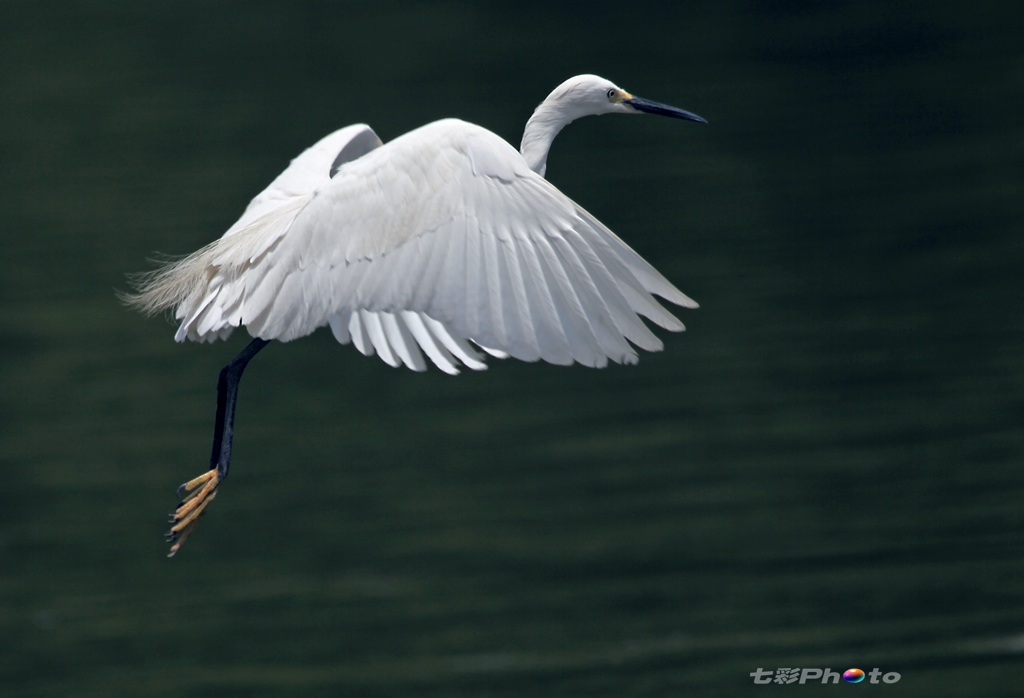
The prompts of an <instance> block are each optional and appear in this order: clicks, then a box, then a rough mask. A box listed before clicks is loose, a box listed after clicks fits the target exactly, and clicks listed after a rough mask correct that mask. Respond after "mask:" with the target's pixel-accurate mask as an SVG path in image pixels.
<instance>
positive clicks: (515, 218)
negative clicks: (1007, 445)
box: [126, 75, 704, 555]
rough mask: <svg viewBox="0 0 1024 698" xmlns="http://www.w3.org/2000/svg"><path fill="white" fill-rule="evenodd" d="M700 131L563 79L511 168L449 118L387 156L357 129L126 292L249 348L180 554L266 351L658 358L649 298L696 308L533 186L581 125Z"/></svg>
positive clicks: (210, 494) (651, 107) (457, 360)
mask: <svg viewBox="0 0 1024 698" xmlns="http://www.w3.org/2000/svg"><path fill="white" fill-rule="evenodd" d="M640 112H648V113H652V114H662V115H664V116H671V117H675V118H681V119H689V120H691V121H699V122H704V119H702V118H700V117H699V116H697V115H695V114H691V113H690V112H687V111H683V110H681V109H676V108H674V107H669V106H666V105H663V104H658V103H656V102H650V101H647V100H644V99H641V98H639V97H634V96H633V95H631V94H630V93H628V92H626V91H625V90H623V89H621V88H619V87H617V86H616V85H614V84H613V83H611V82H609V81H608V80H605V79H603V78H599V77H597V76H595V75H579V76H577V77H574V78H570V79H569V80H566V81H565V82H564V83H562V84H561V85H559V86H558V87H557V88H555V90H554V91H553V92H552V93H551V94H550V95H548V97H547V99H545V100H544V101H543V102H542V103H541V104H540V106H538V107H537V109H536V111H534V113H533V115H532V116H531V117H530V120H529V121H528V122H527V124H526V129H525V132H524V133H523V141H522V145H521V153H520V152H516V150H515V149H514V148H513V147H512V146H510V145H509V144H508V143H506V142H505V141H504V140H502V139H501V138H499V137H498V136H497V135H495V134H494V133H491V132H490V131H488V130H486V129H484V128H482V127H480V126H476V125H473V124H469V123H466V122H464V121H459V120H457V119H444V120H441V121H436V122H434V123H431V124H427V125H426V126H423V127H421V128H419V129H416V130H414V131H411V132H409V133H407V134H405V135H403V136H400V137H399V138H396V139H395V140H393V141H391V142H390V143H387V144H382V143H381V141H380V139H379V138H378V137H377V135H376V134H375V133H374V132H373V131H372V130H371V129H370V128H369V127H368V126H366V125H362V124H358V125H354V126H348V127H346V128H343V129H341V130H339V131H336V132H334V133H332V134H331V135H329V136H327V137H326V138H324V139H322V140H321V141H319V142H318V143H316V144H315V145H313V146H312V147H311V148H309V149H308V150H306V151H305V152H303V153H302V154H301V155H299V156H298V157H297V158H295V160H293V161H292V163H291V164H290V165H289V167H288V168H287V169H286V170H285V171H284V172H282V173H281V174H280V175H279V176H278V177H277V179H275V180H274V181H273V182H271V184H270V186H268V187H267V188H266V189H265V190H263V191H262V192H261V193H260V194H258V195H257V196H256V198H254V199H253V200H252V202H251V203H250V204H249V206H248V208H246V210H245V212H244V213H243V214H242V217H241V218H240V219H239V220H238V222H236V223H235V224H234V225H233V226H231V228H229V229H228V231H227V232H226V233H224V236H223V237H221V238H220V239H219V240H216V241H215V242H213V243H211V244H210V245H207V246H206V247H204V248H203V249H201V250H199V251H198V252H196V253H194V254H192V255H189V256H188V257H185V258H184V259H181V260H179V261H176V262H172V263H170V264H169V265H167V266H165V267H164V268H162V269H159V270H157V271H155V272H152V273H150V274H146V275H142V277H140V278H138V279H137V292H136V293H134V294H130V295H127V296H126V300H127V302H128V303H129V304H131V305H133V306H135V307H137V308H139V309H141V310H143V311H145V312H148V313H155V312H158V311H162V310H165V309H173V310H174V315H175V318H176V319H177V320H180V325H179V327H178V331H177V334H176V335H175V339H176V340H177V341H179V342H181V341H184V340H186V339H191V340H194V341H200V342H203V341H213V340H216V339H225V338H227V337H228V336H229V335H230V334H231V332H232V331H233V330H234V329H235V328H236V327H243V326H244V327H245V328H246V329H247V330H248V332H249V334H250V335H251V336H252V337H254V339H253V341H252V342H251V343H250V344H249V345H248V346H247V347H246V348H245V349H244V350H243V351H242V352H241V353H240V354H239V355H238V356H237V357H236V358H235V359H234V360H233V361H231V363H230V364H228V365H227V366H226V367H225V368H224V370H222V371H221V374H220V381H219V384H218V396H217V417H216V424H215V428H214V441H213V453H212V456H211V459H210V470H209V471H208V472H206V473H204V474H203V475H200V476H199V477H197V478H195V479H194V480H191V481H189V482H187V483H185V484H184V485H182V486H181V487H180V488H179V490H178V491H179V496H180V495H181V493H182V492H191V494H190V495H188V496H187V497H186V499H185V500H184V501H183V502H181V503H180V504H179V506H178V508H177V510H176V511H175V513H174V514H173V515H172V516H171V522H172V524H173V526H172V528H171V530H170V532H169V533H168V539H169V541H170V542H172V543H173V546H172V547H171V552H170V554H171V555H173V554H174V553H175V552H177V551H178V549H179V548H180V547H181V545H182V544H183V543H184V542H185V539H186V538H187V537H188V535H189V534H190V533H191V532H192V530H193V529H194V527H195V525H196V523H197V521H198V520H199V517H200V516H201V515H202V514H203V513H204V512H205V511H206V509H207V507H208V506H209V504H210V502H211V501H213V498H214V497H215V496H216V494H217V487H218V485H219V484H220V482H221V481H222V480H223V479H224V478H225V477H227V474H228V467H229V465H230V461H231V439H232V431H233V424H234V410H235V401H236V398H237V394H238V382H239V380H240V378H241V375H242V372H243V371H244V369H245V366H246V365H247V364H248V362H249V360H250V359H252V357H253V356H255V355H256V353H257V352H259V351H260V350H261V349H262V348H263V347H264V346H266V345H267V343H268V342H270V341H271V340H275V339H276V340H280V341H282V342H287V341H290V340H292V339H296V338H298V337H302V336H305V335H307V334H309V333H311V332H313V331H314V330H315V329H317V328H319V327H323V326H325V325H329V326H330V328H331V331H332V332H333V333H334V336H335V338H336V339H337V340H338V342H340V343H341V344H348V343H350V342H351V343H352V344H354V345H355V346H356V348H357V349H358V350H359V351H360V352H362V353H363V354H365V355H367V356H372V355H373V354H374V353H376V354H377V355H378V356H379V357H380V358H381V359H383V360H384V361H386V362H387V363H388V364H390V365H392V366H400V365H403V364H404V365H405V366H407V367H409V368H411V369H413V370H416V371H422V370H425V369H426V367H427V362H426V360H425V359H424V356H423V355H424V354H426V357H427V358H428V359H429V360H430V361H431V362H432V363H433V364H434V365H436V366H437V367H438V368H440V369H441V370H442V371H444V372H446V373H450V374H455V373H458V371H459V368H460V366H462V365H464V366H467V367H469V368H471V369H477V370H479V369H483V368H486V364H485V363H484V361H483V355H482V354H480V353H479V352H478V351H477V348H479V349H481V350H483V351H484V352H485V353H487V354H490V355H492V356H495V357H500V358H505V357H509V356H511V357H514V358H517V359H522V360H524V361H537V360H544V361H548V362H550V363H554V364H571V363H573V362H577V363H580V364H583V365H585V366H593V367H597V368H600V367H603V366H605V365H606V364H607V362H608V361H609V360H611V361H614V362H617V363H635V362H636V361H637V353H636V350H635V349H634V348H633V345H635V346H636V347H639V348H641V349H646V350H647V351H658V350H660V349H661V348H662V344H661V341H660V340H659V339H658V338H657V337H656V336H655V335H654V333H652V332H651V331H650V329H648V327H647V326H646V325H645V324H644V322H643V321H642V320H641V319H640V316H643V317H646V318H648V319H649V320H651V321H653V322H654V323H655V324H657V325H659V326H661V327H663V328H665V329H667V330H672V331H679V330H682V329H683V325H682V323H681V322H679V320H678V319H676V317H675V316H673V315H672V314H671V313H670V312H668V311H667V310H665V308H663V307H662V306H661V305H660V304H659V303H658V302H657V301H656V300H655V299H654V297H653V296H652V294H655V295H658V296H660V297H661V298H664V299H665V300H668V301H670V302H672V303H674V304H676V305H680V306H682V307H685V308H696V307H697V304H696V303H695V302H694V301H692V300H691V299H690V298H688V297H687V296H685V295H684V294H683V293H682V292H680V291H679V290H678V289H677V288H676V287H675V286H673V285H672V284H671V283H670V282H669V281H668V280H666V279H665V277H663V276H662V275H661V274H660V273H658V271H657V270H655V269H654V267H652V266H651V265H650V264H648V263H647V262H646V261H645V260H644V259H642V258H641V257H640V256H639V255H638V254H637V253H636V252H634V251H633V250H632V249H631V248H630V247H629V246H628V245H626V243H624V242H623V241H622V240H620V239H619V238H618V237H617V236H616V235H615V234H614V233H612V232H611V231H610V230H609V229H608V228H606V227H605V226H604V225H602V224H601V223H600V222H599V221H598V220H597V219H596V218H594V216H592V215H591V214H589V213H587V212H586V211H585V210H584V209H583V208H581V207H580V206H578V205H577V204H576V203H574V202H573V201H571V200H570V199H569V198H568V197H566V196H565V195H564V194H562V193H561V192H560V191H559V190H558V189H556V188H555V187H554V186H552V185H551V184H550V183H549V182H548V181H547V180H546V179H544V172H545V168H546V162H547V156H548V150H549V149H550V147H551V142H552V140H553V139H554V137H555V136H556V135H557V134H558V132H559V131H560V130H561V129H562V127H564V126H565V125H566V124H568V123H570V122H571V121H573V120H575V119H578V118H579V117H582V116H587V115H590V114H636V113H640Z"/></svg>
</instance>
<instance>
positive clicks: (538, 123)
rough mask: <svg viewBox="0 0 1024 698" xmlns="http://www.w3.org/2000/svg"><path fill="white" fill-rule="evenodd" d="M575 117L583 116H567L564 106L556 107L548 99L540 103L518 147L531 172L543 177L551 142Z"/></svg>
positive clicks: (527, 123)
mask: <svg viewBox="0 0 1024 698" xmlns="http://www.w3.org/2000/svg"><path fill="white" fill-rule="evenodd" d="M577 116H583V114H578V115H577V114H568V113H566V110H565V108H564V106H558V107H556V104H555V103H554V102H553V100H551V99H550V98H548V99H546V100H544V101H543V102H541V104H540V106H538V107H537V109H536V110H535V111H534V112H533V116H531V117H530V120H529V121H527V122H526V129H525V130H524V131H523V142H522V145H520V146H519V152H520V153H522V154H523V158H524V159H525V160H526V164H527V165H529V166H530V169H531V170H533V171H534V172H536V173H537V174H539V175H540V176H541V177H543V176H544V171H545V170H546V169H547V163H548V151H549V150H550V149H551V142H552V141H553V140H555V136H557V135H558V132H559V131H561V130H562V128H563V127H564V126H565V125H566V124H568V123H570V122H571V121H572V120H573V119H575V118H577Z"/></svg>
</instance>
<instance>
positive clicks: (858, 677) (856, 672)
mask: <svg viewBox="0 0 1024 698" xmlns="http://www.w3.org/2000/svg"><path fill="white" fill-rule="evenodd" d="M843 678H844V679H846V680H847V681H849V682H850V683H860V682H861V681H863V680H864V672H863V671H861V670H860V669H847V670H846V671H844V672H843Z"/></svg>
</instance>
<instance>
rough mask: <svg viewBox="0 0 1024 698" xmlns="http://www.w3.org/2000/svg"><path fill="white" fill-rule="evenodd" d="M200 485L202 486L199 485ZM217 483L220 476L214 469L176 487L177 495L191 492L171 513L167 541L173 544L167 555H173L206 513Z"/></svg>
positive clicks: (215, 492)
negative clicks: (170, 525) (170, 524)
mask: <svg viewBox="0 0 1024 698" xmlns="http://www.w3.org/2000/svg"><path fill="white" fill-rule="evenodd" d="M200 485H202V487H199V486H200ZM218 485H220V477H218V476H217V471H216V470H215V469H214V470H209V471H207V472H205V473H203V474H202V475H200V476H199V477H197V478H195V479H194V480H189V481H188V482H186V483H185V484H184V485H182V486H181V487H179V488H178V496H179V497H180V496H181V493H182V492H191V494H190V495H188V496H187V497H185V499H183V500H182V502H181V504H179V505H178V508H177V509H176V510H175V512H174V513H173V514H171V523H172V524H174V525H173V526H172V527H171V530H170V531H168V532H167V542H168V543H174V545H172V546H171V552H169V553H168V554H167V557H174V554H175V553H176V552H178V550H180V549H181V546H182V545H184V543H185V540H186V539H187V538H188V537H189V535H190V534H191V533H192V531H193V530H194V529H195V527H196V524H197V523H199V519H200V517H202V515H203V514H204V513H206V507H208V506H210V502H212V501H213V498H214V497H216V496H217V486H218ZM197 488H198V489H197Z"/></svg>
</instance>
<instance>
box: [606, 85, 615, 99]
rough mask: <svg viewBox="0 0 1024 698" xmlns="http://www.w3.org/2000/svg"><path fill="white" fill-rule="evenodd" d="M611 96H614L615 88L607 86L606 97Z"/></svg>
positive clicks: (610, 97) (609, 97)
mask: <svg viewBox="0 0 1024 698" xmlns="http://www.w3.org/2000/svg"><path fill="white" fill-rule="evenodd" d="M613 97H615V88H614V87H612V88H609V90H608V99H612V98H613Z"/></svg>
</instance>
